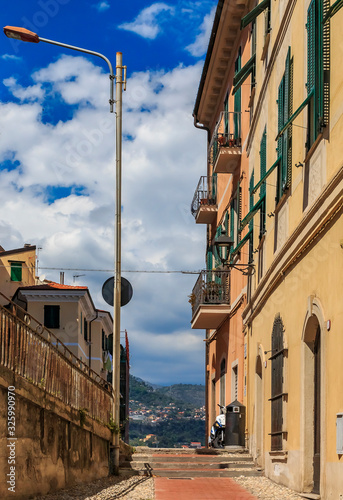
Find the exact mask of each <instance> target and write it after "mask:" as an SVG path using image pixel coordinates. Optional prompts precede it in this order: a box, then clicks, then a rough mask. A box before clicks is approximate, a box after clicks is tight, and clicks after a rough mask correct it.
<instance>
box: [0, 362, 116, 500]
mask: <svg viewBox="0 0 343 500" xmlns="http://www.w3.org/2000/svg"><path fill="white" fill-rule="evenodd" d="M12 386H13V387H15V390H14V391H10V392H11V394H12V393H14V394H15V406H14V407H13V406H12V408H13V409H14V412H15V431H14V436H10V435H9V428H8V424H7V422H8V420H7V419H8V416H10V415H11V413H10V412H8V411H7V409H8V387H12ZM12 422H13V420H12ZM110 441H111V432H110V431H109V429H108V428H107V427H106V426H105V425H103V424H101V423H100V422H96V421H94V420H92V419H90V418H89V417H87V416H85V421H84V423H82V425H81V422H80V413H79V412H78V411H76V410H73V409H71V408H70V407H67V406H66V405H65V404H63V403H62V402H61V401H59V400H58V399H57V398H54V397H53V396H50V395H49V394H47V393H46V392H45V391H44V389H41V388H40V387H36V386H34V385H33V384H32V383H30V382H28V381H27V380H25V379H24V378H22V377H20V376H18V375H15V374H13V372H12V371H11V370H8V369H7V368H5V367H3V366H0V498H1V499H10V498H11V499H29V498H31V497H32V498H33V497H34V496H35V495H37V494H47V493H49V492H52V491H55V490H57V489H60V488H65V487H67V486H71V485H73V484H75V483H80V482H89V481H92V480H94V479H98V478H101V477H105V476H107V475H108V464H109V443H110ZM9 488H11V489H10V490H9Z"/></svg>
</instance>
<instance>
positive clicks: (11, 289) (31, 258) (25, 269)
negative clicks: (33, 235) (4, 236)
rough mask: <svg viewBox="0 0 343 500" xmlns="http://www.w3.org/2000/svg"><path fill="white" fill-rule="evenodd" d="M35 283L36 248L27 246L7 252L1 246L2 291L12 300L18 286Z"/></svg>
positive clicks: (0, 284) (0, 283)
mask: <svg viewBox="0 0 343 500" xmlns="http://www.w3.org/2000/svg"><path fill="white" fill-rule="evenodd" d="M35 283H36V247H35V246H34V245H29V244H26V245H24V247H22V248H16V249H14V250H7V251H6V250H5V249H4V248H2V247H1V246H0V287H1V290H0V291H1V292H2V293H3V294H4V295H5V296H6V297H8V298H9V299H11V298H12V297H13V295H14V293H15V291H16V290H17V288H18V286H29V285H35Z"/></svg>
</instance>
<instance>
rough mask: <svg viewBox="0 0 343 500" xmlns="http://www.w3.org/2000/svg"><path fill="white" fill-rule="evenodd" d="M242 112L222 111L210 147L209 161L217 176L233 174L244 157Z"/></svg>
mask: <svg viewBox="0 0 343 500" xmlns="http://www.w3.org/2000/svg"><path fill="white" fill-rule="evenodd" d="M241 115H242V113H240V112H232V113H231V112H227V111H222V112H221V114H220V117H219V121H218V123H217V125H216V128H215V129H214V133H213V136H212V140H211V143H210V147H209V161H210V163H211V164H212V166H213V172H214V173H216V174H233V173H234V171H235V169H236V168H237V167H238V165H239V163H240V161H241V157H242V134H241Z"/></svg>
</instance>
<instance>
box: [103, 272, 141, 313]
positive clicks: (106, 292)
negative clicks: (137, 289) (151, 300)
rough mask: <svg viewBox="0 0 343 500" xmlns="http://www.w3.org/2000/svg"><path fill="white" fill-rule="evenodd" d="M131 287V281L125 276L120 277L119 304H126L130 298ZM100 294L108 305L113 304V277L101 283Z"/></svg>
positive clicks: (131, 293)
mask: <svg viewBox="0 0 343 500" xmlns="http://www.w3.org/2000/svg"><path fill="white" fill-rule="evenodd" d="M132 295H133V289H132V285H131V283H130V282H129V281H128V280H127V279H126V278H123V277H122V278H121V300H120V306H121V307H123V306H126V304H128V303H129V302H130V300H131V299H132ZM102 296H103V299H104V301H105V302H107V304H109V305H110V306H113V304H114V300H113V297H114V278H108V280H106V281H105V283H104V284H103V285H102Z"/></svg>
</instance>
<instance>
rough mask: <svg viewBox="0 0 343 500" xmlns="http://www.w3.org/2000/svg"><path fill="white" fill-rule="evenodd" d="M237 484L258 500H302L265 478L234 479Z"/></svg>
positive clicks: (290, 491)
mask: <svg viewBox="0 0 343 500" xmlns="http://www.w3.org/2000/svg"><path fill="white" fill-rule="evenodd" d="M233 479H234V480H235V481H236V482H237V483H238V484H240V485H241V486H243V488H245V489H246V490H247V491H249V492H250V493H252V494H253V495H254V496H255V497H256V498H258V499H259V500H304V499H303V498H302V497H300V496H299V495H297V494H296V493H295V492H294V491H293V490H290V489H288V488H286V487H285V486H281V485H279V484H276V483H274V482H273V481H271V480H270V479H268V478H267V477H264V476H261V477H244V476H240V477H235V478H233Z"/></svg>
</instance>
